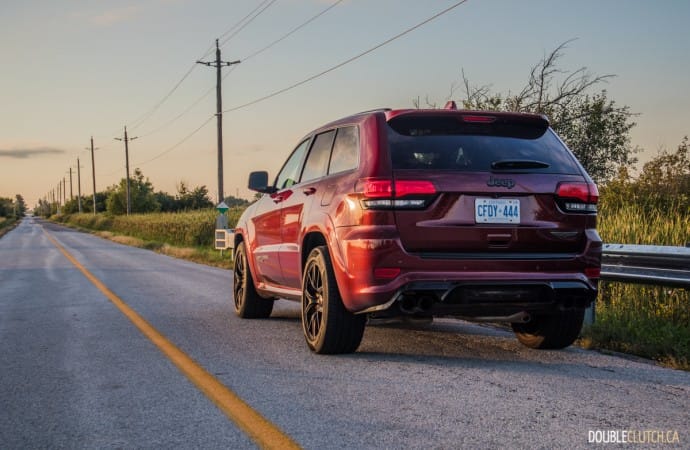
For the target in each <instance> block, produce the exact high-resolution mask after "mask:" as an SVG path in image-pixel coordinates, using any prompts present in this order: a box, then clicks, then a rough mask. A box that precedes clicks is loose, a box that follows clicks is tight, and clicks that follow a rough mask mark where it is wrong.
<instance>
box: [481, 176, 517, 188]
mask: <svg viewBox="0 0 690 450" xmlns="http://www.w3.org/2000/svg"><path fill="white" fill-rule="evenodd" d="M486 185H487V186H490V187H505V188H508V189H513V188H514V187H515V180H513V179H512V178H494V177H489V181H487V182H486Z"/></svg>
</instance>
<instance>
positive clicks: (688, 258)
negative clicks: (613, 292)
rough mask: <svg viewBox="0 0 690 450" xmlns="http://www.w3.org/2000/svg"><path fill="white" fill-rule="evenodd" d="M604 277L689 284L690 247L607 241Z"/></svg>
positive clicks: (653, 282)
mask: <svg viewBox="0 0 690 450" xmlns="http://www.w3.org/2000/svg"><path fill="white" fill-rule="evenodd" d="M601 278H602V279H603V280H606V281H622V282H626V283H640V284H651V285H659V286H673V287H683V288H690V248H688V247H667V246H661V245H626V244H604V248H603V255H602V261H601Z"/></svg>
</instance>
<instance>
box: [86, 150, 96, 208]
mask: <svg viewBox="0 0 690 450" xmlns="http://www.w3.org/2000/svg"><path fill="white" fill-rule="evenodd" d="M86 149H87V150H88V149H89V148H88V147H87V148H86ZM94 150H98V149H94V148H93V136H91V175H92V177H93V215H94V216H95V215H96V163H95V162H94V159H93V151H94Z"/></svg>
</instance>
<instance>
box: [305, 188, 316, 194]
mask: <svg viewBox="0 0 690 450" xmlns="http://www.w3.org/2000/svg"><path fill="white" fill-rule="evenodd" d="M302 192H304V195H312V194H314V193H316V188H315V187H310V188H307V189H305V190H303V191H302Z"/></svg>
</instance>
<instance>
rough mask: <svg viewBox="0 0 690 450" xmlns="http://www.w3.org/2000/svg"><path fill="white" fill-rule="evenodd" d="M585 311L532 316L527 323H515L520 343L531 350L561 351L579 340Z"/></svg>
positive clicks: (514, 326)
mask: <svg viewBox="0 0 690 450" xmlns="http://www.w3.org/2000/svg"><path fill="white" fill-rule="evenodd" d="M584 317H585V310H584V309H575V310H568V311H558V312H556V313H555V314H544V315H536V316H532V319H531V320H530V321H529V322H527V323H513V324H512V327H513V331H514V332H515V336H516V337H517V339H518V341H520V343H522V344H523V345H525V346H526V347H529V348H536V349H561V348H565V347H568V346H569V345H571V344H572V343H573V342H575V339H577V337H578V335H579V334H580V330H582V322H583V321H584Z"/></svg>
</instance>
